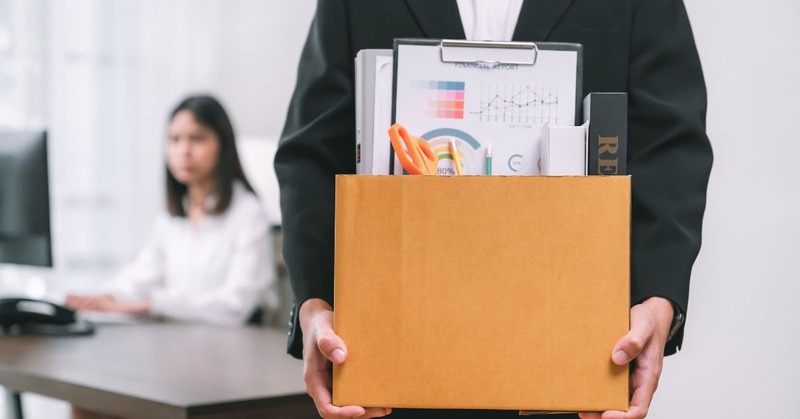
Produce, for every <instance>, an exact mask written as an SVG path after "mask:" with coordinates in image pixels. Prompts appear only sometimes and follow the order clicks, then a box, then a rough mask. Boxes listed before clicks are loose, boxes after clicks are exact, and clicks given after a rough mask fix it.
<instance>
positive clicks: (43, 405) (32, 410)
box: [0, 394, 70, 419]
mask: <svg viewBox="0 0 800 419" xmlns="http://www.w3.org/2000/svg"><path fill="white" fill-rule="evenodd" d="M5 403H6V400H5V397H0V419H8V415H7V412H6V404H5ZM22 405H23V409H24V411H23V412H22V413H23V415H24V417H25V419H69V417H70V414H69V409H70V407H69V404H68V403H66V402H63V401H61V400H57V399H51V398H49V397H44V396H40V395H38V394H23V395H22Z"/></svg>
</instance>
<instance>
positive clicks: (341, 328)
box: [333, 176, 630, 411]
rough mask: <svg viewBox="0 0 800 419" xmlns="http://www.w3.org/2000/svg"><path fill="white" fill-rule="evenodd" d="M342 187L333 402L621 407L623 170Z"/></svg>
mask: <svg viewBox="0 0 800 419" xmlns="http://www.w3.org/2000/svg"><path fill="white" fill-rule="evenodd" d="M336 188H337V189H336V251H335V252H336V256H335V264H336V265H335V297H334V299H335V310H334V313H335V314H334V324H335V329H336V332H337V333H338V334H339V335H340V336H341V337H342V338H343V339H344V341H345V342H346V344H347V348H348V351H349V354H348V356H349V358H348V360H347V362H346V363H345V364H344V365H342V366H340V367H335V368H334V371H333V373H334V376H333V401H334V404H336V405H339V406H343V405H359V406H374V407H396V408H402V407H416V408H463V409H509V410H541V411H595V410H600V411H602V410H610V409H613V410H627V408H628V373H627V372H628V371H627V367H618V366H615V365H614V364H613V363H612V362H611V349H612V347H613V346H614V343H615V342H616V341H617V339H619V338H620V337H622V336H623V335H624V334H625V333H626V332H627V330H628V326H629V320H628V316H629V298H630V297H629V295H630V291H629V286H630V285H629V260H630V256H629V253H630V251H629V248H630V177H628V176H614V177H600V176H596V177H525V176H509V177H504V176H451V177H445V176H339V177H337V179H336Z"/></svg>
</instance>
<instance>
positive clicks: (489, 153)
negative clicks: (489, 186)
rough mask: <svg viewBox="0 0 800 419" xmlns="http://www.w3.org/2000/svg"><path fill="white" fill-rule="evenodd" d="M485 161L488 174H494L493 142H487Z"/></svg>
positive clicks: (485, 170)
mask: <svg viewBox="0 0 800 419" xmlns="http://www.w3.org/2000/svg"><path fill="white" fill-rule="evenodd" d="M484 161H485V168H484V173H485V174H486V175H491V174H492V145H491V144H487V145H486V157H485V159H484Z"/></svg>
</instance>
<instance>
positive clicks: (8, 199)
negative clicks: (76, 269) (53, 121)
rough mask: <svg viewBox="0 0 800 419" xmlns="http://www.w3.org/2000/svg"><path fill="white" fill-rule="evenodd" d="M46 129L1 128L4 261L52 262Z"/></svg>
mask: <svg viewBox="0 0 800 419" xmlns="http://www.w3.org/2000/svg"><path fill="white" fill-rule="evenodd" d="M47 173H48V172H47V134H46V133H45V132H27V133H23V132H13V133H12V132H2V131H0V263H14V264H22V265H36V266H52V265H53V260H52V251H51V244H50V197H49V187H48V174H47Z"/></svg>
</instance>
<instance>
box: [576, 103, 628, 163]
mask: <svg viewBox="0 0 800 419" xmlns="http://www.w3.org/2000/svg"><path fill="white" fill-rule="evenodd" d="M583 112H584V122H585V121H589V136H588V144H587V147H586V150H587V174H589V175H624V174H627V172H628V166H627V159H628V94H627V93H590V94H589V95H587V96H586V99H584V101H583Z"/></svg>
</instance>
